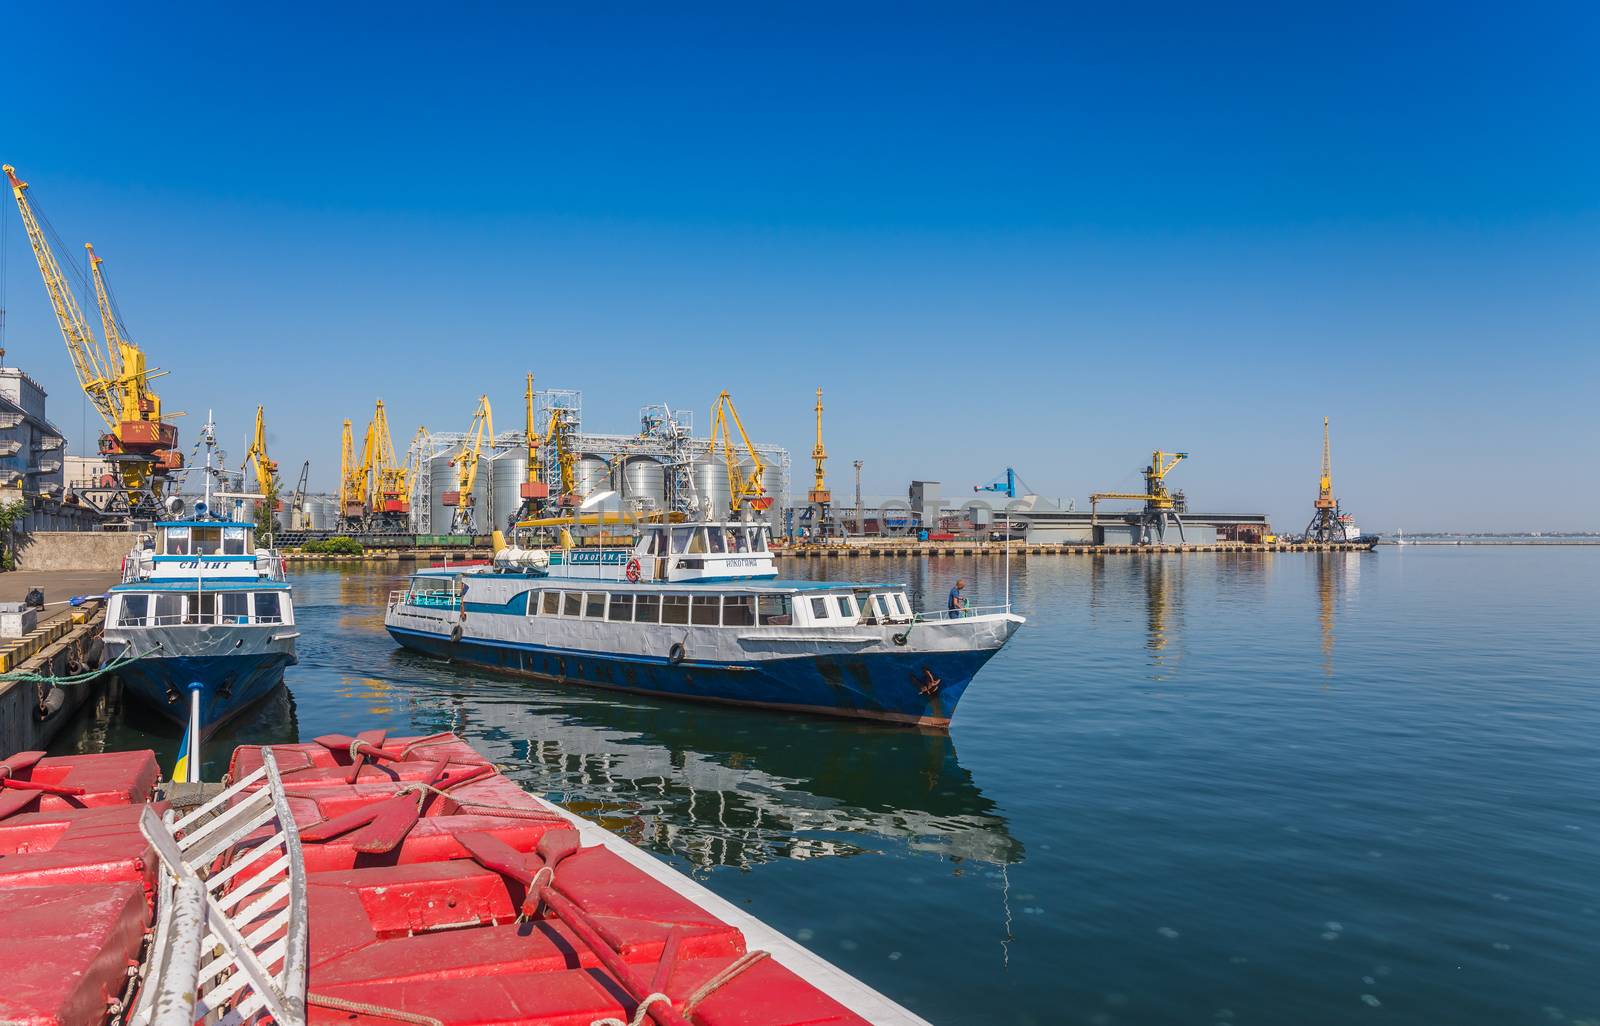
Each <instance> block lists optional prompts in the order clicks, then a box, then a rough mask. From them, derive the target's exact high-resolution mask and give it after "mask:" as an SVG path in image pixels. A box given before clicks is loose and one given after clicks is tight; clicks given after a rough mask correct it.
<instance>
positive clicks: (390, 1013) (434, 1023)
mask: <svg viewBox="0 0 1600 1026" xmlns="http://www.w3.org/2000/svg"><path fill="white" fill-rule="evenodd" d="M306 1004H308V1005H317V1006H319V1007H321V1008H332V1009H334V1010H335V1011H339V1012H355V1013H356V1014H357V1015H377V1016H382V1017H383V1018H385V1019H393V1020H395V1021H396V1022H409V1023H413V1024H415V1026H444V1021H443V1020H441V1019H435V1018H434V1017H433V1016H431V1015H420V1014H418V1013H416V1012H403V1011H401V1010H400V1009H398V1008H385V1007H384V1006H383V1005H371V1004H368V1003H367V1002H365V1001H349V1000H347V999H345V998H340V997H333V996H331V995H328V994H309V993H308V994H307V995H306Z"/></svg>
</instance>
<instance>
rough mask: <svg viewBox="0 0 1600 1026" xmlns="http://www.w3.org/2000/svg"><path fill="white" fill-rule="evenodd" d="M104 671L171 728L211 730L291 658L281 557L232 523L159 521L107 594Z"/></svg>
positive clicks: (273, 683)
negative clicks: (192, 724)
mask: <svg viewBox="0 0 1600 1026" xmlns="http://www.w3.org/2000/svg"><path fill="white" fill-rule="evenodd" d="M107 598H108V605H107V610H106V625H105V632H104V640H105V656H104V661H105V662H104V664H105V665H110V664H113V663H114V664H115V665H116V671H117V674H118V676H119V677H120V678H121V680H122V683H123V687H124V689H125V691H126V693H127V694H129V695H132V696H133V697H134V698H137V699H138V700H139V701H140V702H142V703H143V704H145V705H146V706H148V707H150V708H152V709H154V710H155V711H157V712H159V713H161V714H162V715H164V716H166V717H167V718H169V719H171V720H173V721H174V722H176V723H179V724H187V723H188V722H189V720H190V717H191V714H192V712H193V711H194V705H195V699H194V696H193V695H192V694H191V692H192V691H197V692H198V706H199V716H200V720H199V722H200V729H201V731H202V733H210V732H211V731H213V730H215V729H216V728H217V727H218V726H220V725H221V724H223V723H225V722H226V721H228V720H229V719H231V718H233V717H234V716H236V715H237V714H239V713H240V712H242V711H244V710H245V709H247V708H249V707H250V706H251V705H254V704H255V703H256V702H258V701H260V700H261V699H263V698H265V697H266V696H267V695H269V694H270V693H271V692H272V691H273V689H274V688H276V687H278V686H279V685H280V684H282V683H283V671H284V669H285V668H286V667H288V666H291V665H293V664H294V663H295V661H296V656H295V644H294V642H295V638H297V637H298V636H299V633H298V632H297V631H296V630H295V626H294V601H293V598H292V596H291V587H290V585H289V582H288V581H287V580H286V578H285V574H284V562H283V559H282V558H281V557H280V556H279V555H278V554H277V553H276V552H274V551H272V550H270V549H265V548H257V547H256V545H255V526H254V525H253V524H250V523H246V522H244V521H237V520H211V519H203V518H195V519H189V520H169V521H160V522H157V523H156V524H155V531H154V533H153V534H150V535H141V536H139V537H138V541H137V542H136V543H135V545H134V547H133V550H132V551H131V552H130V553H129V554H128V556H127V557H126V558H125V559H124V561H123V571H122V582H121V583H119V584H116V585H113V586H112V587H111V589H110V592H109V594H108V596H107Z"/></svg>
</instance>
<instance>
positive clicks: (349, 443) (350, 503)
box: [339, 417, 367, 520]
mask: <svg viewBox="0 0 1600 1026" xmlns="http://www.w3.org/2000/svg"><path fill="white" fill-rule="evenodd" d="M366 512H367V481H366V476H365V472H364V470H363V469H362V466H361V464H359V463H357V462H356V445H355V435H354V434H352V432H351V430H350V418H349V417H346V418H345V421H344V434H343V436H342V437H341V439H340V445H339V516H340V518H341V519H344V520H359V519H360V518H361V517H363V516H365V515H366Z"/></svg>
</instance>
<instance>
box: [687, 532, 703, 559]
mask: <svg viewBox="0 0 1600 1026" xmlns="http://www.w3.org/2000/svg"><path fill="white" fill-rule="evenodd" d="M689 551H690V552H691V553H694V552H699V553H704V552H705V551H706V531H705V528H703V527H696V528H695V529H694V534H692V535H690V536H689Z"/></svg>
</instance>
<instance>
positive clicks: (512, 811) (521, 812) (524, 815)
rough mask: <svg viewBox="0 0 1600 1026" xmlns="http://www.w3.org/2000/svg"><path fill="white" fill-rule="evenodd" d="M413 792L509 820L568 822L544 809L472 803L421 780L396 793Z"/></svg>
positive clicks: (476, 778) (468, 781) (474, 782)
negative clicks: (485, 811)
mask: <svg viewBox="0 0 1600 1026" xmlns="http://www.w3.org/2000/svg"><path fill="white" fill-rule="evenodd" d="M485 779H488V778H486V777H473V778H472V779H471V780H463V781H462V782H461V783H460V784H457V785H452V786H456V787H459V786H464V785H466V784H476V783H478V782H479V781H481V780H485ZM412 791H417V792H419V793H422V794H427V793H430V792H431V793H432V794H436V795H438V796H440V797H441V798H448V799H450V800H451V801H453V802H455V803H456V807H457V808H461V809H486V810H488V811H489V812H492V813H494V814H495V815H497V816H504V817H505V818H507V819H536V820H541V821H544V822H548V823H565V822H566V820H565V819H563V818H562V817H560V816H558V815H556V814H555V813H553V812H545V811H544V810H543V809H525V808H522V807H520V806H517V805H494V804H491V803H489V802H475V801H471V800H470V799H465V798H458V797H457V796H455V795H453V794H451V793H450V792H449V791H447V790H445V789H444V788H440V787H434V786H433V785H432V784H425V783H423V782H422V781H420V780H414V781H411V782H410V783H407V784H405V785H403V786H401V787H400V788H399V789H398V790H397V791H396V792H395V793H396V794H409V793H410V792H412Z"/></svg>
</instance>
